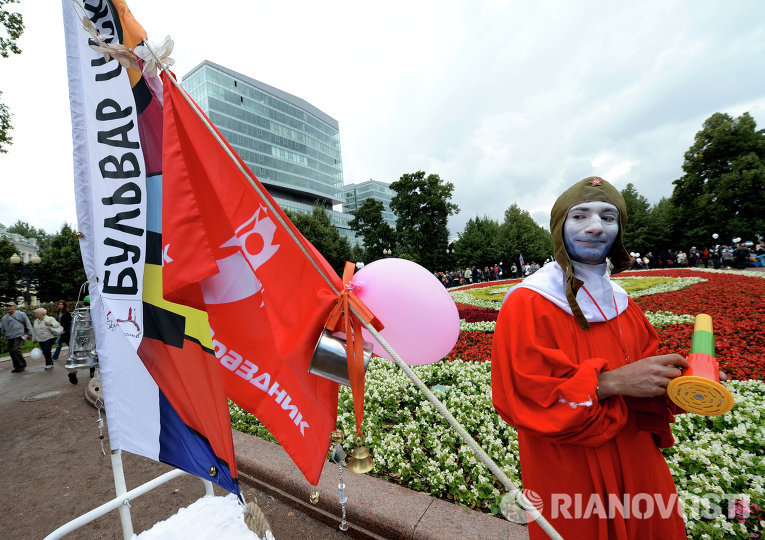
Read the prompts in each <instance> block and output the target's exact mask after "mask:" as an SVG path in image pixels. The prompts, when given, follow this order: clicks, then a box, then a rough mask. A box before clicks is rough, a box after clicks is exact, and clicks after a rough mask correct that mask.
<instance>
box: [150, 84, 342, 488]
mask: <svg viewBox="0 0 765 540" xmlns="http://www.w3.org/2000/svg"><path fill="white" fill-rule="evenodd" d="M162 77H163V82H164V144H163V212H162V215H163V222H162V232H163V258H164V268H163V283H164V289H163V290H164V296H165V298H166V299H168V300H171V301H173V302H178V303H180V304H185V305H189V306H193V307H197V308H199V309H204V310H206V311H207V314H208V317H209V320H210V327H211V328H212V331H213V334H214V335H213V346H214V348H215V355H216V357H217V358H218V359H219V361H220V365H221V372H222V375H223V381H224V386H225V389H226V393H227V395H228V396H229V398H230V399H232V400H233V401H234V402H235V403H237V404H238V405H239V406H240V407H242V408H244V409H246V410H247V411H249V412H251V413H252V414H254V415H255V417H256V418H258V419H259V420H260V421H261V422H263V424H264V425H265V426H266V427H267V428H268V430H269V431H270V432H271V433H272V434H273V435H274V437H276V439H277V440H278V441H279V442H280V444H281V445H282V446H283V447H284V448H285V450H286V451H287V452H288V453H289V455H290V456H291V457H292V459H293V461H294V462H295V464H296V465H297V466H298V467H299V468H300V470H301V471H303V474H304V475H305V477H306V479H307V480H308V481H309V482H310V483H311V484H313V485H316V484H317V483H318V481H319V477H320V476H321V470H322V467H323V465H324V462H325V459H326V455H327V451H328V449H329V444H330V432H331V431H332V430H333V429H335V426H336V423H337V394H338V391H337V384H336V383H333V382H331V381H329V380H326V379H324V378H322V377H318V376H315V375H311V374H309V373H308V367H309V365H310V361H311V355H312V353H313V350H314V347H315V345H316V342H317V341H318V339H319V336H320V334H321V330H322V327H323V325H324V322H325V321H326V320H327V317H328V315H329V313H330V311H331V309H332V307H333V306H334V305H335V303H336V300H337V293H336V292H334V291H333V289H332V287H333V286H334V289H335V291H340V290H342V282H341V281H340V278H339V277H338V276H337V274H336V273H335V272H334V270H332V267H331V266H330V265H329V264H328V263H327V261H326V260H325V259H324V258H323V257H322V256H321V254H319V252H318V251H316V249H315V248H314V247H313V246H312V245H311V244H310V243H309V242H308V241H307V240H306V239H305V238H304V237H303V236H302V235H301V234H300V232H299V231H298V230H297V229H296V228H295V226H294V225H293V224H292V223H291V222H290V221H289V220H288V219H287V217H286V216H285V215H284V213H283V212H282V211H281V210H280V209H279V207H278V206H277V205H276V203H275V202H274V201H273V199H272V198H271V196H270V195H268V193H267V192H266V190H265V189H264V188H262V185H260V183H259V182H257V180H255V182H257V184H258V186H260V187H261V192H262V193H263V195H264V197H265V198H266V199H267V200H268V201H270V202H271V204H272V207H273V208H274V209H275V210H276V212H277V213H278V215H279V216H281V218H282V221H283V222H284V223H286V226H285V225H282V224H281V223H280V221H279V219H278V218H277V215H274V214H273V213H272V212H271V210H268V209H267V207H266V204H265V201H264V199H263V198H261V197H260V196H259V195H258V194H257V193H256V191H255V190H254V189H253V187H252V186H251V185H250V183H249V182H248V180H247V178H246V177H245V175H244V174H243V172H242V170H240V168H239V167H238V166H237V163H238V164H239V165H240V166H241V167H243V168H244V169H245V170H246V171H247V172H248V174H249V175H250V177H251V178H253V179H255V175H253V174H252V173H251V172H249V169H247V168H246V165H245V164H244V162H243V161H242V160H241V158H239V157H238V156H236V154H235V153H234V151H233V149H231V147H230V146H229V145H228V144H227V143H225V145H226V147H227V148H229V149H230V150H231V152H232V154H233V155H234V156H235V159H236V161H234V160H232V159H231V157H230V156H229V155H228V154H227V153H226V151H225V150H224V148H223V147H222V146H221V145H220V143H219V142H218V141H216V139H215V137H214V135H213V134H212V133H211V132H210V131H209V129H208V127H207V126H205V124H204V123H203V121H202V120H201V119H200V118H199V117H198V115H197V112H196V111H195V110H194V108H192V106H191V105H190V104H189V103H188V102H187V101H186V99H185V97H184V96H183V95H182V94H181V92H182V91H181V90H179V89H178V88H176V86H175V85H174V84H173V82H172V81H170V80H169V79H168V77H167V76H166V75H164V74H163V75H162ZM194 107H195V108H197V110H198V107H196V105H195V106H194ZM200 112H201V111H200ZM221 140H222V137H221ZM288 230H291V231H292V233H293V235H294V236H295V238H296V239H297V241H296V240H295V239H293V237H291V236H290V234H289V232H288ZM298 242H299V243H300V244H302V245H303V246H304V248H305V249H306V250H307V251H308V253H310V256H311V258H312V259H313V261H314V262H315V264H316V265H317V266H318V268H320V269H321V271H322V272H323V273H324V275H325V276H327V278H328V279H329V280H330V282H331V283H332V285H330V283H329V282H328V281H327V280H326V279H325V278H323V277H322V275H321V273H320V272H319V270H318V269H317V267H315V266H314V264H313V263H312V262H311V260H310V259H309V257H307V256H306V255H305V254H304V253H303V251H301V249H300V245H299V244H298Z"/></svg>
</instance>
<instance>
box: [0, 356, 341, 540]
mask: <svg viewBox="0 0 765 540" xmlns="http://www.w3.org/2000/svg"><path fill="white" fill-rule="evenodd" d="M65 359H66V353H62V357H61V358H60V359H59V361H58V362H57V363H56V367H55V368H54V369H51V370H48V371H44V370H43V368H42V365H43V362H42V361H38V362H34V361H31V359H30V358H27V365H28V367H27V369H26V371H23V372H21V373H11V369H12V368H13V366H12V364H11V362H10V359H8V358H6V359H0V463H2V464H3V474H2V479H1V480H0V539H3V540H5V539H13V540H23V539H40V538H44V537H45V536H46V535H47V534H49V533H50V532H52V531H53V530H55V529H56V528H58V527H59V526H61V525H63V524H64V523H66V522H67V521H70V520H71V519H74V518H75V517H77V516H79V515H82V514H84V513H85V512H87V511H89V510H92V509H93V508H95V507H97V506H99V505H101V504H103V503H104V502H106V501H108V500H110V499H112V498H113V497H114V495H115V494H114V482H113V479H112V469H111V460H110V459H109V457H105V456H102V454H101V444H100V441H99V439H98V434H99V431H98V423H97V420H98V412H97V411H96V409H95V408H93V407H92V406H91V405H90V404H89V403H88V402H87V401H86V400H85V399H84V390H85V387H86V385H87V383H88V382H89V377H88V373H87V371H80V372H79V373H80V377H79V378H80V383H79V384H78V385H76V386H75V385H72V384H71V383H70V382H69V380H68V378H67V376H66V373H67V371H66V369H65V368H64V367H63V362H64V361H65ZM104 433H105V435H106V437H105V440H104V443H105V448H106V450H107V452H108V451H109V446H108V434H106V430H104ZM123 463H124V468H125V476H126V481H127V487H128V489H132V488H134V487H137V486H138V485H140V484H143V483H144V482H147V481H149V480H151V479H152V478H155V477H157V476H159V475H161V474H163V473H165V472H167V471H169V470H170V467H168V466H166V465H164V464H162V463H157V462H155V461H152V460H149V459H146V458H143V457H141V456H136V455H132V454H127V453H126V454H124V455H123ZM242 489H243V492H244V494H245V498H246V499H247V500H251V499H252V497H253V496H255V497H257V499H258V504H259V506H260V507H261V509H262V510H263V512H264V514H265V515H266V518H267V519H268V521H269V523H270V524H271V527H272V529H273V532H274V535H275V536H276V538H277V539H278V540H283V539H294V538H299V539H301V540H310V539H333V538H338V539H339V538H345V535H344V534H342V533H341V532H340V531H338V530H337V529H336V528H335V527H333V526H329V525H326V524H324V523H322V522H320V521H316V520H315V519H312V518H310V517H308V516H306V515H305V514H303V513H302V512H300V511H299V510H297V509H295V508H294V507H292V506H290V505H287V504H284V503H283V502H282V501H280V500H279V499H276V498H274V497H272V496H270V495H267V494H265V493H263V492H261V491H259V490H256V489H254V488H253V487H252V486H251V485H249V484H247V483H246V482H243V488H242ZM215 492H216V494H217V495H224V494H225V492H224V491H223V490H221V489H220V488H217V487H216V489H215ZM202 495H204V489H203V487H202V484H201V482H200V481H199V480H197V479H196V478H195V477H191V476H186V477H182V478H178V479H175V480H172V481H170V482H168V483H166V484H164V485H162V486H160V487H159V488H157V489H155V490H153V491H151V492H149V493H148V494H146V495H142V496H141V497H139V498H138V499H136V500H135V501H134V502H133V503H132V510H131V513H132V517H133V527H134V531H135V532H136V533H140V532H142V531H144V530H147V529H149V528H151V526H152V525H153V524H154V523H156V522H157V521H160V520H163V519H167V518H168V517H170V516H171V515H173V514H174V513H175V512H177V510H178V509H179V508H181V507H184V506H188V505H189V504H191V503H192V502H194V501H195V500H196V499H198V498H199V497H201V496H202ZM67 538H86V539H91V538H92V539H121V538H122V530H121V526H120V522H119V516H118V513H117V512H116V511H114V512H111V513H109V514H107V515H105V516H103V517H101V518H99V519H97V520H96V521H94V522H92V523H90V524H88V525H86V526H85V527H83V528H81V529H79V530H77V531H76V532H75V533H72V534H71V535H69V536H68V537H67Z"/></svg>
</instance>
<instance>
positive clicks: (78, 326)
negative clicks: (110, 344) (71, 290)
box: [66, 307, 98, 369]
mask: <svg viewBox="0 0 765 540" xmlns="http://www.w3.org/2000/svg"><path fill="white" fill-rule="evenodd" d="M96 364H98V354H97V353H96V334H95V332H94V331H93V319H91V318H90V308H89V307H81V308H77V309H75V310H74V312H73V313H72V337H71V338H70V341H69V358H67V359H66V369H80V368H90V367H94V366H95V365H96Z"/></svg>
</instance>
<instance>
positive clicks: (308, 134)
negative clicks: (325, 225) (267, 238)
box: [183, 60, 354, 243]
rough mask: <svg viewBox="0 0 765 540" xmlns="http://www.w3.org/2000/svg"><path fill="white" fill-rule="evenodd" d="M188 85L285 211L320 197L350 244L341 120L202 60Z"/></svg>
mask: <svg viewBox="0 0 765 540" xmlns="http://www.w3.org/2000/svg"><path fill="white" fill-rule="evenodd" d="M183 87H184V88H185V89H186V91H187V92H188V93H189V94H190V95H191V97H192V98H193V99H194V101H196V102H197V103H198V104H199V106H200V107H201V108H202V110H203V111H204V112H205V114H207V116H208V117H209V118H210V120H211V121H212V123H213V124H215V127H216V128H218V130H219V131H220V132H221V133H222V134H223V136H224V137H225V138H226V140H227V141H228V142H229V143H230V144H231V146H233V147H234V149H235V150H236V151H237V153H238V154H239V155H240V156H241V158H242V159H243V160H244V161H245V163H247V165H248V166H249V167H250V169H251V170H252V172H253V173H255V176H257V177H258V180H260V182H261V183H262V184H263V185H264V186H265V187H266V189H268V192H269V193H270V194H271V196H272V197H273V198H274V199H275V200H276V202H277V203H278V204H279V206H281V208H282V209H283V210H291V211H297V212H303V213H310V212H312V211H313V206H314V203H315V202H317V201H318V202H321V203H323V204H324V205H325V207H326V208H327V213H328V214H329V217H330V219H331V220H332V223H333V225H335V227H336V228H337V229H338V230H339V231H340V234H341V235H343V236H346V237H348V238H349V240H351V242H352V243H353V241H354V237H353V233H352V231H351V230H350V228H349V227H348V222H349V221H350V220H351V219H352V218H353V216H351V215H349V214H343V213H342V212H337V211H334V210H332V207H333V205H336V204H342V202H343V162H342V157H341V153H340V128H339V125H338V123H337V120H335V119H334V118H332V117H331V116H329V115H328V114H326V113H324V112H322V111H320V110H319V109H317V108H316V107H314V106H313V105H311V104H310V103H308V102H307V101H305V100H303V99H301V98H299V97H296V96H293V95H291V94H288V93H287V92H284V91H282V90H279V89H278V88H274V87H273V86H270V85H268V84H265V83H262V82H260V81H258V80H255V79H253V78H251V77H247V76H246V75H242V74H241V73H237V72H235V71H233V70H230V69H228V68H226V67H223V66H220V65H218V64H215V63H213V62H210V61H209V60H205V61H204V62H202V63H201V64H199V65H198V66H196V67H195V68H194V69H192V70H191V71H190V72H189V73H188V74H186V76H184V77H183Z"/></svg>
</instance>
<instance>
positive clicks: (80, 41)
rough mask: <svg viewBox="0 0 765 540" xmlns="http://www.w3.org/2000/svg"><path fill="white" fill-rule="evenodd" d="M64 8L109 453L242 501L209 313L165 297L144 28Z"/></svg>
mask: <svg viewBox="0 0 765 540" xmlns="http://www.w3.org/2000/svg"><path fill="white" fill-rule="evenodd" d="M62 6H63V12H64V27H65V35H66V52H67V64H68V76H69V92H70V105H71V111H72V137H73V139H74V182H75V195H76V204H77V216H78V222H79V223H78V229H79V231H80V232H81V233H83V235H84V236H83V238H82V239H81V244H80V248H81V252H82V257H83V262H84V265H85V270H86V274H87V276H88V279H89V280H90V282H91V283H90V287H89V293H90V299H91V313H92V318H93V326H94V329H95V334H96V342H97V350H98V356H99V363H100V366H101V378H102V386H103V393H104V400H105V405H106V417H107V422H108V429H109V442H110V446H111V448H112V450H117V449H119V450H125V451H129V452H133V453H136V454H139V455H143V456H146V457H149V458H152V459H156V460H159V461H162V462H165V463H168V464H170V465H173V466H175V467H178V468H180V469H183V470H185V471H187V472H190V473H192V474H195V475H197V476H200V477H202V478H205V479H208V480H211V481H212V482H215V483H217V484H219V485H220V486H222V487H223V488H225V489H227V490H228V491H231V492H232V493H237V494H238V493H239V485H238V480H237V471H236V458H235V456H234V447H233V439H232V434H231V423H230V420H229V415H228V402H227V400H226V396H225V394H224V390H223V385H222V382H221V379H220V373H219V369H218V362H217V360H216V358H215V356H214V355H213V344H212V339H211V336H210V329H209V324H208V322H207V316H206V314H205V313H204V312H201V311H197V310H194V309H191V308H188V307H186V306H179V305H176V304H172V303H170V302H167V301H165V300H163V299H162V283H161V279H162V272H161V264H162V260H163V254H162V236H161V233H162V228H161V227H162V215H161V212H162V154H161V150H162V104H161V103H162V101H161V98H162V96H161V91H162V90H161V83H160V81H159V79H158V78H156V77H144V76H143V75H142V73H141V71H140V66H139V62H138V60H137V58H136V57H135V56H133V55H132V53H130V51H129V50H132V49H134V48H135V47H136V46H137V45H139V44H140V43H141V42H142V41H143V40H144V39H145V37H146V33H145V31H144V30H143V28H142V27H141V26H140V24H138V22H137V21H136V20H135V19H134V18H133V16H132V14H131V13H130V11H129V10H128V8H127V5H126V3H125V1H124V0H86V1H84V2H79V1H78V2H73V1H72V0H62ZM92 46H95V48H96V50H94V48H92ZM136 68H138V69H136Z"/></svg>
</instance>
